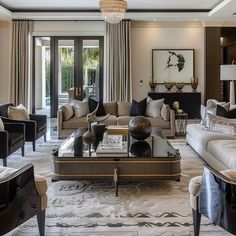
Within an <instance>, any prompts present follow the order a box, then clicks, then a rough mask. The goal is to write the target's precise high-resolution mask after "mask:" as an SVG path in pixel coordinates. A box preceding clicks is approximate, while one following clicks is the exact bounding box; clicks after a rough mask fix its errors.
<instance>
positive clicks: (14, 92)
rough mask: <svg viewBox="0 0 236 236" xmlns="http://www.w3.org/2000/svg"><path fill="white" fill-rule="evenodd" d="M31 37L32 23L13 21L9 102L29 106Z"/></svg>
mask: <svg viewBox="0 0 236 236" xmlns="http://www.w3.org/2000/svg"><path fill="white" fill-rule="evenodd" d="M31 36H32V22H31V21H28V20H14V21H13V27H12V57H11V102H14V104H15V105H18V104H20V103H22V104H24V105H25V106H26V107H28V108H30V106H31V102H30V101H31V92H30V91H31V89H30V83H31V63H30V62H31V50H30V46H31Z"/></svg>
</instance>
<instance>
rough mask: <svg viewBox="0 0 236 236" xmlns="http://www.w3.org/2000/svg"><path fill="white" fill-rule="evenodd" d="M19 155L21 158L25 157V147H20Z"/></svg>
mask: <svg viewBox="0 0 236 236" xmlns="http://www.w3.org/2000/svg"><path fill="white" fill-rule="evenodd" d="M21 155H22V156H23V157H24V156H25V146H23V147H21Z"/></svg>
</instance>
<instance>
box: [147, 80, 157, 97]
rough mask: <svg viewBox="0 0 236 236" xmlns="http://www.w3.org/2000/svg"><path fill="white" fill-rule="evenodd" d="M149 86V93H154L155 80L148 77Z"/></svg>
mask: <svg viewBox="0 0 236 236" xmlns="http://www.w3.org/2000/svg"><path fill="white" fill-rule="evenodd" d="M149 86H150V89H151V92H152V93H154V92H155V88H156V86H157V82H156V79H155V78H154V77H149Z"/></svg>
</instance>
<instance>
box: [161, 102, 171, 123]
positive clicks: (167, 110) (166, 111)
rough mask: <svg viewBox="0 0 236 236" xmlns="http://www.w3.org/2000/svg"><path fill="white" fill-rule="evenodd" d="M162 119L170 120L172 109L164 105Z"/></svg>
mask: <svg viewBox="0 0 236 236" xmlns="http://www.w3.org/2000/svg"><path fill="white" fill-rule="evenodd" d="M161 118H162V119H163V120H170V107H169V105H167V104H163V106H162V108H161Z"/></svg>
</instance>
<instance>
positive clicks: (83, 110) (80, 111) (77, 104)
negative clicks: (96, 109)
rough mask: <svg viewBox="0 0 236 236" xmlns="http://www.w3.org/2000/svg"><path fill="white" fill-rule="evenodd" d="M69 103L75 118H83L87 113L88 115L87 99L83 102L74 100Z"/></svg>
mask: <svg viewBox="0 0 236 236" xmlns="http://www.w3.org/2000/svg"><path fill="white" fill-rule="evenodd" d="M71 103H72V104H73V107H74V111H75V117H83V116H86V115H88V113H90V110H89V104H88V101H87V99H85V100H83V101H79V100H75V99H74V100H72V101H71Z"/></svg>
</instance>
